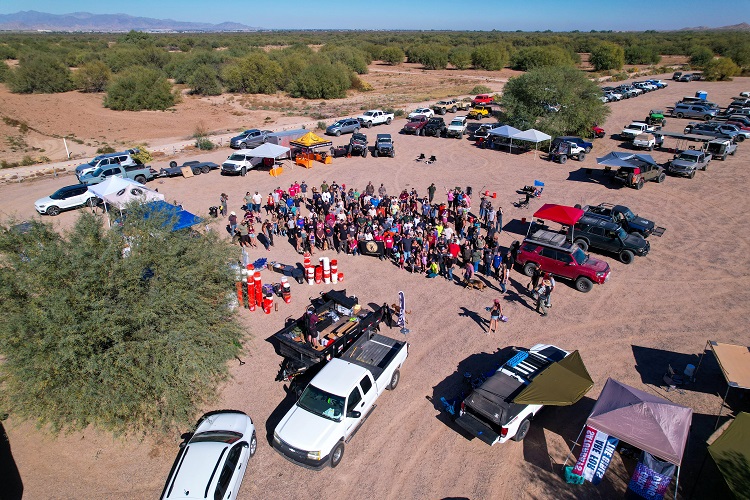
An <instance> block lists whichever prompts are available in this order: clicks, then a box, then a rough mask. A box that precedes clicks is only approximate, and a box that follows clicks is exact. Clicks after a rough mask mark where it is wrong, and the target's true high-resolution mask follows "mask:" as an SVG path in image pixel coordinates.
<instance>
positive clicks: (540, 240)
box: [516, 229, 610, 293]
mask: <svg viewBox="0 0 750 500" xmlns="http://www.w3.org/2000/svg"><path fill="white" fill-rule="evenodd" d="M516 262H517V263H518V265H519V266H520V267H521V268H522V269H523V272H524V274H525V275H526V276H532V275H533V274H534V271H535V269H536V267H537V266H539V267H540V268H541V269H542V270H543V271H545V272H548V273H551V274H553V275H554V276H558V277H560V278H566V279H569V280H572V281H573V282H574V283H575V287H576V289H577V290H578V291H580V292H584V293H586V292H589V291H591V289H592V288H593V287H594V283H598V284H602V283H604V282H606V281H607V280H608V279H609V273H610V269H609V264H607V263H606V262H604V261H603V260H599V259H595V258H594V257H590V256H589V255H587V254H586V253H585V252H584V251H583V250H581V249H580V248H579V247H578V246H576V245H573V244H572V243H570V242H569V241H567V239H566V237H565V235H564V234H560V233H557V232H553V231H548V230H545V229H539V230H537V231H535V232H534V233H533V234H531V235H530V236H527V237H526V238H525V239H524V240H523V244H522V245H521V248H520V249H519V251H518V258H517V259H516Z"/></svg>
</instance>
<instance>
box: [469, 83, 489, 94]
mask: <svg viewBox="0 0 750 500" xmlns="http://www.w3.org/2000/svg"><path fill="white" fill-rule="evenodd" d="M490 92H492V89H491V88H489V87H488V86H486V85H476V86H474V87H473V88H472V89H471V90H470V91H469V94H489V93H490Z"/></svg>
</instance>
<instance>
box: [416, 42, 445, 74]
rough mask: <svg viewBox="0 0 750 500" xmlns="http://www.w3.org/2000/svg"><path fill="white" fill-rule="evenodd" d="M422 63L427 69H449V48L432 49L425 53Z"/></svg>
mask: <svg viewBox="0 0 750 500" xmlns="http://www.w3.org/2000/svg"><path fill="white" fill-rule="evenodd" d="M420 62H421V63H422V65H424V67H425V69H445V68H446V67H448V48H447V47H438V46H434V47H430V48H428V49H427V50H425V51H424V53H423V54H422V60H421V61H420Z"/></svg>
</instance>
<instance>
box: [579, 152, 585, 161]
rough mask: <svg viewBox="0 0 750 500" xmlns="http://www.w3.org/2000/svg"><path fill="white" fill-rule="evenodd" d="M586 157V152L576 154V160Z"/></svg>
mask: <svg viewBox="0 0 750 500" xmlns="http://www.w3.org/2000/svg"><path fill="white" fill-rule="evenodd" d="M585 159H586V153H579V154H578V161H583V160H585Z"/></svg>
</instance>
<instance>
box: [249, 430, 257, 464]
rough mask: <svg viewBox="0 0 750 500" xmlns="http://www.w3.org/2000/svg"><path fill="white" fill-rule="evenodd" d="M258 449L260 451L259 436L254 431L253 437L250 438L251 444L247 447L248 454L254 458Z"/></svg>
mask: <svg viewBox="0 0 750 500" xmlns="http://www.w3.org/2000/svg"><path fill="white" fill-rule="evenodd" d="M256 451H258V437H257V436H256V435H255V431H253V437H251V438H250V445H249V446H248V447H247V454H248V455H249V456H250V458H253V455H255V452H256Z"/></svg>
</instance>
